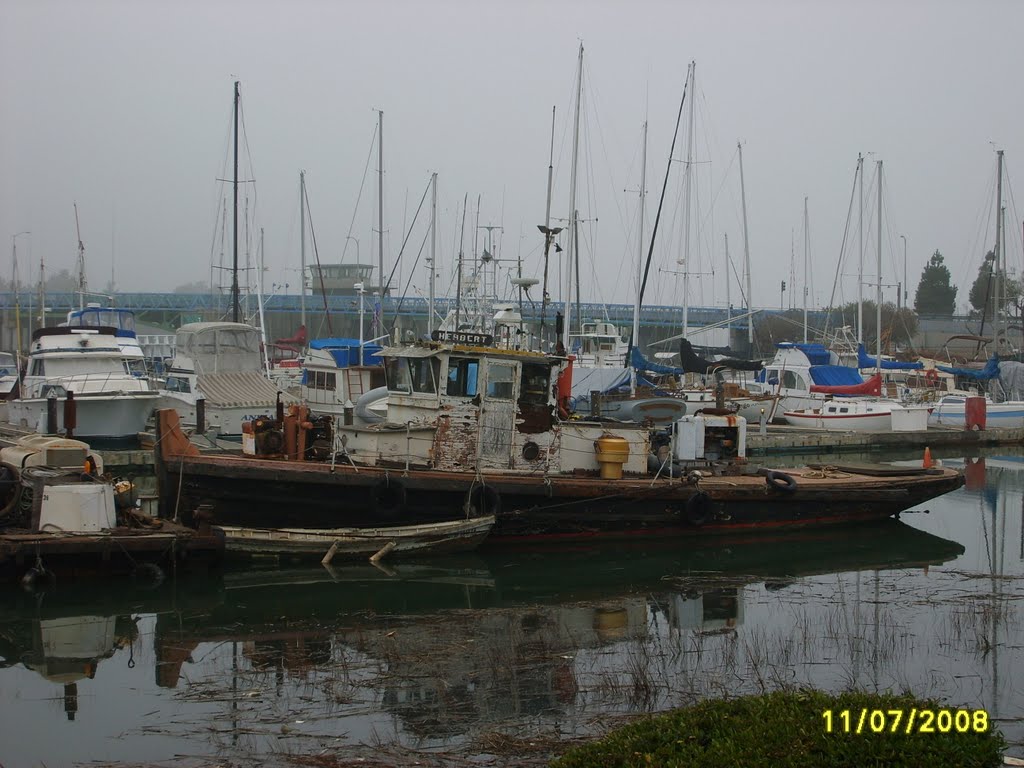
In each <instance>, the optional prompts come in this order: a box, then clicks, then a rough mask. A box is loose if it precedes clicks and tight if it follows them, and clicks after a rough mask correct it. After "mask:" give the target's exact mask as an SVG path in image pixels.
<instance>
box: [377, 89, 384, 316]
mask: <svg viewBox="0 0 1024 768" xmlns="http://www.w3.org/2000/svg"><path fill="white" fill-rule="evenodd" d="M377 282H378V283H379V284H380V312H379V314H378V318H379V319H380V323H381V328H382V329H383V324H384V292H385V287H384V110H382V109H378V110H377Z"/></svg>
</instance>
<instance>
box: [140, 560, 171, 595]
mask: <svg viewBox="0 0 1024 768" xmlns="http://www.w3.org/2000/svg"><path fill="white" fill-rule="evenodd" d="M132 578H133V579H134V580H135V583H136V584H137V585H138V586H140V587H145V588H148V589H155V588H156V587H159V586H160V585H161V584H163V583H164V580H165V579H166V578H167V574H166V573H165V572H164V569H163V568H161V567H160V566H159V565H158V564H156V563H139V564H138V565H136V566H135V569H134V570H133V571H132Z"/></svg>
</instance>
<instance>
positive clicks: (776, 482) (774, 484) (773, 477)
mask: <svg viewBox="0 0 1024 768" xmlns="http://www.w3.org/2000/svg"><path fill="white" fill-rule="evenodd" d="M764 481H765V482H766V483H767V484H768V487H769V488H771V489H772V490H773V491H778V492H779V493H793V492H795V491H796V478H794V477H793V476H792V475H787V474H786V473H785V472H779V471H778V470H775V469H769V470H767V471H766V472H765V473H764Z"/></svg>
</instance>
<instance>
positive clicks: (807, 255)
mask: <svg viewBox="0 0 1024 768" xmlns="http://www.w3.org/2000/svg"><path fill="white" fill-rule="evenodd" d="M808 227H809V219H808V218H807V195H804V344H806V343H807V294H808V289H807V270H808V269H809V266H810V251H811V233H810V230H809V229H808Z"/></svg>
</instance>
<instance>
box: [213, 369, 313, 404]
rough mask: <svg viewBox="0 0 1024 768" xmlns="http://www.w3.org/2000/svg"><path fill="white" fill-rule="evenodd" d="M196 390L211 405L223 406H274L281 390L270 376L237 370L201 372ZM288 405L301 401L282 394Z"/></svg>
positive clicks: (283, 400) (282, 398)
mask: <svg viewBox="0 0 1024 768" xmlns="http://www.w3.org/2000/svg"><path fill="white" fill-rule="evenodd" d="M196 389H197V390H198V391H199V392H200V393H201V394H202V396H203V397H204V398H206V403H207V405H208V406H216V407H220V408H237V407H243V408H272V407H274V405H275V403H276V402H277V394H278V389H277V387H276V386H275V385H274V383H273V382H271V381H270V380H269V379H267V377H266V376H264V375H262V374H260V373H253V372H252V371H240V372H235V373H201V374H199V376H198V377H197V378H196ZM281 400H282V402H284V403H285V404H286V405H287V404H290V403H297V402H298V400H297V399H296V398H294V397H292V396H291V395H288V394H285V393H283V392H282V393H281Z"/></svg>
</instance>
